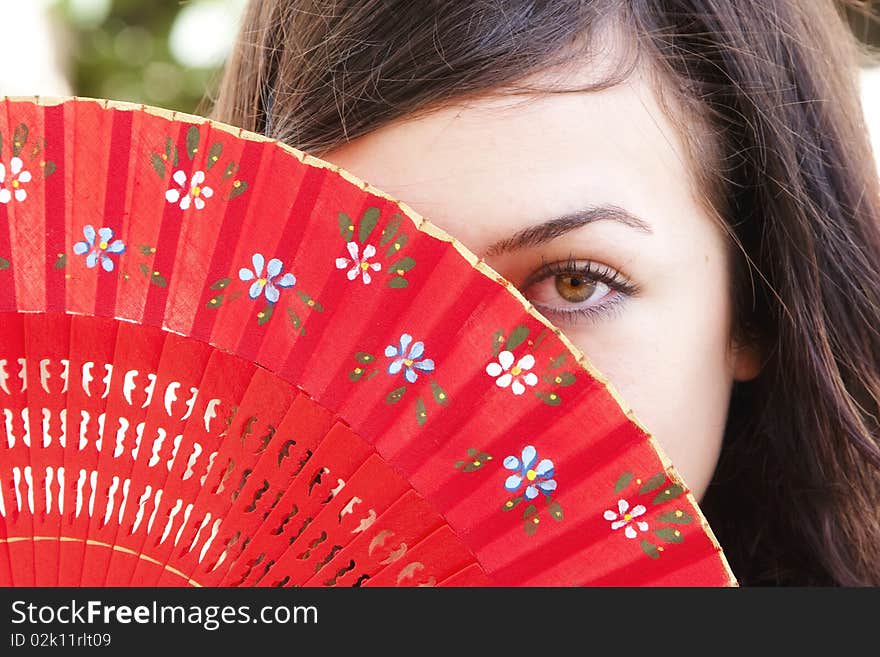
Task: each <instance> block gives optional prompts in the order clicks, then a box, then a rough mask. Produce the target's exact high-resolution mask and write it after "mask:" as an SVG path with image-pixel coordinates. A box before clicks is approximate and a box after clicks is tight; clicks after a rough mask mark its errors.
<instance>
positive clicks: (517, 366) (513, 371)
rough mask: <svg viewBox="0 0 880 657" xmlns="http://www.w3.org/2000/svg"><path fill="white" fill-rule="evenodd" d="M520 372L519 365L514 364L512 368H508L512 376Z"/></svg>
mask: <svg viewBox="0 0 880 657" xmlns="http://www.w3.org/2000/svg"><path fill="white" fill-rule="evenodd" d="M520 372H522V368H521V367H520V366H519V365H514V367H513V369H511V370H510V373H511V374H513V375H514V376H519V374H520Z"/></svg>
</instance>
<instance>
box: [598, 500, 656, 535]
mask: <svg viewBox="0 0 880 657" xmlns="http://www.w3.org/2000/svg"><path fill="white" fill-rule="evenodd" d="M645 511H646V509H645V507H644V505H642V504H637V505H635V506H634V507H633V508H632V509H630V508H629V502H627V501H626V500H618V501H617V513H615V512H614V511H611V510H610V509H609V510H608V511H606V512H605V513H604V514H603V516H602V517H603V518H605V520H610V521H611V529H613V530H617V529H620V528H621V527H625V529H624V530H623V533H624V534H625V535H626V537H627V538H635V537H636V536H638V535H639V534H638V532H637V531H636V528H638V530H639V532H646V531H648V523H646V522H645V521H644V520H636V518H638V517H639V516H641V515H644V513H645Z"/></svg>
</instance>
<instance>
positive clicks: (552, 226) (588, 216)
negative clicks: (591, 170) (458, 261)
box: [486, 205, 653, 256]
mask: <svg viewBox="0 0 880 657" xmlns="http://www.w3.org/2000/svg"><path fill="white" fill-rule="evenodd" d="M603 220H607V221H616V222H617V223H619V224H623V225H624V226H628V227H630V228H634V229H636V230H638V231H640V232H643V233H647V234H649V235H651V234H653V231H652V230H651V227H650V226H649V225H648V223H647V222H646V221H645V220H644V219H640V218H639V217H637V216H635V215H634V214H632V213H631V212H629V211H627V210H624V209H623V208H621V207H619V206H616V205H591V206H588V207H586V208H584V209H582V210H578V211H576V212H572V213H570V214H565V215H562V216H560V217H554V218H552V219H548V220H547V221H543V222H541V223H540V224H536V225H534V226H529V227H528V228H524V229H522V230H520V231H518V232H516V233H514V234H513V235H512V236H511V237H505V238H504V239H502V240H499V241H497V242H495V243H494V244H491V245H490V246H489V248H488V249H486V255H487V256H491V255H500V254H502V253H507V252H509V251H516V250H518V249H524V248H526V247H530V246H540V245H541V244H545V243H546V242H549V241H551V240H554V239H556V238H557V237H559V236H561V235H565V234H566V233H568V232H571V231H573V230H575V229H577V228H581V227H582V226H586V225H587V224H591V223H594V222H596V221H603Z"/></svg>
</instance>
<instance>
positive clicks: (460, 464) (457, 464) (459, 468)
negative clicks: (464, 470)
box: [455, 461, 465, 470]
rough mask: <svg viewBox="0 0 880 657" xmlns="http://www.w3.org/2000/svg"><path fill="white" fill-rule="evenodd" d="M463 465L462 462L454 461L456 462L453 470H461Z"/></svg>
mask: <svg viewBox="0 0 880 657" xmlns="http://www.w3.org/2000/svg"><path fill="white" fill-rule="evenodd" d="M464 463H465V462H464V461H456V462H455V469H456V470H461V466H463V465H464Z"/></svg>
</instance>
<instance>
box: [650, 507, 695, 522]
mask: <svg viewBox="0 0 880 657" xmlns="http://www.w3.org/2000/svg"><path fill="white" fill-rule="evenodd" d="M658 520H659V521H660V522H668V523H670V524H673V525H687V524H689V523H691V522H693V520H694V517H693V516H692V515H691V514H690V513H688V512H687V511H682V510H681V509H676V510H675V511H670V512H669V513H664V514H663V515H661V516H660V517H659V518H658Z"/></svg>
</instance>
